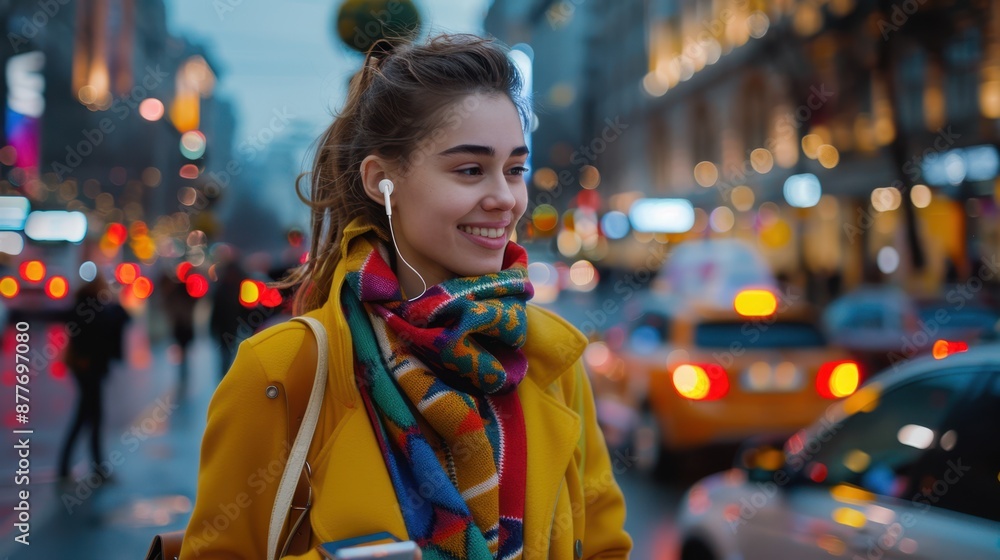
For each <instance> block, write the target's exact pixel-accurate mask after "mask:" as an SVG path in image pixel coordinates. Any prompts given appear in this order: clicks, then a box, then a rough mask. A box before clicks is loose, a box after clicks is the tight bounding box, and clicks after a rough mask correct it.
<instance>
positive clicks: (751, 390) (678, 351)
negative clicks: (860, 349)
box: [586, 289, 862, 470]
mask: <svg viewBox="0 0 1000 560" xmlns="http://www.w3.org/2000/svg"><path fill="white" fill-rule="evenodd" d="M790 299H792V298H780V297H779V296H778V294H777V293H776V292H775V291H774V290H772V289H751V290H744V291H741V292H739V293H738V294H737V295H736V297H735V299H734V301H733V303H732V307H730V308H719V307H711V306H705V305H698V304H686V303H676V302H675V303H673V304H670V305H665V304H663V300H657V299H655V298H653V299H651V300H650V302H651V303H654V305H649V306H647V307H646V308H645V309H644V312H643V313H642V315H641V316H640V317H639V318H638V319H637V320H636V321H632V322H631V324H630V325H629V326H628V327H626V328H625V331H627V332H618V333H617V335H616V333H614V332H613V331H611V332H609V333H606V337H605V340H602V341H599V342H595V343H592V344H591V347H590V348H588V351H587V354H586V358H587V361H588V365H589V367H590V369H591V371H593V372H594V374H595V375H594V377H595V379H594V386H595V394H596V395H597V397H598V400H599V413H600V412H601V407H602V404H603V409H604V410H605V411H607V410H614V406H609V405H608V403H609V402H611V403H615V402H617V403H619V405H620V407H622V408H625V407H629V408H633V409H634V410H639V411H642V412H644V413H645V415H646V416H647V421H648V420H652V424H653V427H654V428H655V438H656V440H657V441H655V442H647V443H652V444H653V445H655V446H656V447H657V448H658V449H657V450H656V455H657V460H658V461H659V462H660V463H662V462H663V461H670V460H673V459H676V453H677V452H680V451H685V450H693V449H698V448H704V447H707V446H709V445H712V444H718V443H735V442H739V441H741V440H743V439H744V438H746V437H748V436H752V435H758V434H762V433H775V432H787V433H791V432H793V431H795V430H798V429H800V428H802V427H803V426H806V425H808V424H810V423H811V422H812V421H814V420H815V419H816V418H817V417H819V416H820V414H822V413H823V411H824V410H825V409H826V408H827V407H828V406H829V405H830V404H832V403H833V402H834V401H836V400H837V399H840V398H843V397H846V396H849V395H851V394H852V393H854V391H855V390H856V389H857V387H858V384H859V383H860V382H861V381H862V371H861V367H860V365H859V364H858V363H857V362H856V361H854V360H852V359H851V358H850V356H849V354H848V353H847V352H845V351H843V350H839V349H837V348H834V347H831V346H829V345H828V344H827V341H826V339H825V337H824V335H823V333H822V331H821V330H820V329H819V327H818V321H817V318H816V314H815V313H814V312H813V311H812V310H811V309H810V308H808V307H806V306H804V305H799V304H795V303H793V302H791V301H790ZM655 302H660V304H659V305H656V304H655ZM639 423H640V425H641V424H642V422H641V421H640V422H639ZM606 424H610V425H609V428H610V429H611V430H612V432H614V430H615V428H616V426H614V425H613V424H614V423H613V422H607V423H606ZM621 435H622V434H621V432H620V431H619V433H617V434H615V433H612V434H611V437H609V441H610V442H612V445H613V444H614V442H615V440H616V436H617V437H618V439H619V440H620V439H621ZM630 443H631V444H633V445H639V446H640V447H641V446H642V442H641V441H640V442H636V441H632V442H630ZM639 451H640V452H641V449H640V450H639ZM658 470H659V469H658Z"/></svg>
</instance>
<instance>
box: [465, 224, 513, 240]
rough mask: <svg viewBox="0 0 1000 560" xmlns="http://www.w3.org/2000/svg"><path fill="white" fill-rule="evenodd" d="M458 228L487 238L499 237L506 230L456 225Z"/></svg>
mask: <svg viewBox="0 0 1000 560" xmlns="http://www.w3.org/2000/svg"><path fill="white" fill-rule="evenodd" d="M458 229H460V230H462V231H464V232H465V233H468V234H471V235H478V236H481V237H485V238H487V239H500V238H501V237H504V235H505V234H506V233H507V231H506V230H505V229H504V228H478V227H469V226H458Z"/></svg>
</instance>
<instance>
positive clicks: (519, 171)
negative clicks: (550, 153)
mask: <svg viewBox="0 0 1000 560" xmlns="http://www.w3.org/2000/svg"><path fill="white" fill-rule="evenodd" d="M527 172H528V168H527V167H524V166H518V167H514V168H511V170H510V171H509V173H510V174H511V175H518V176H520V175H524V174H525V173H527Z"/></svg>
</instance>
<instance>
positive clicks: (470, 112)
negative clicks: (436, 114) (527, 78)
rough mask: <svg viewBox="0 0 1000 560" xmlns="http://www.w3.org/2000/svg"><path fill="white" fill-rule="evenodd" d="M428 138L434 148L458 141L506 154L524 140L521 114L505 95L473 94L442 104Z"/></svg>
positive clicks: (448, 145) (446, 146)
mask: <svg viewBox="0 0 1000 560" xmlns="http://www.w3.org/2000/svg"><path fill="white" fill-rule="evenodd" d="M429 140H430V141H431V142H432V143H433V144H434V147H435V148H437V149H436V152H437V151H441V150H443V149H447V148H449V147H452V146H455V145H459V144H474V145H479V146H490V147H493V148H495V149H496V150H497V156H499V157H507V155H508V154H510V152H511V150H512V149H514V148H516V147H518V146H521V145H523V144H524V130H523V129H522V128H521V116H520V113H519V112H518V110H517V108H516V107H515V106H514V103H513V102H512V101H511V100H510V99H509V98H508V97H507V96H505V95H483V94H473V95H469V96H466V97H464V98H462V99H461V100H459V101H457V102H455V103H453V104H451V105H450V106H448V107H446V108H445V109H444V111H443V112H442V115H441V119H440V120H439V123H438V126H437V130H435V131H434V132H433V133H432V134H431V136H430V138H429Z"/></svg>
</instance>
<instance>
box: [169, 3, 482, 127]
mask: <svg viewBox="0 0 1000 560" xmlns="http://www.w3.org/2000/svg"><path fill="white" fill-rule="evenodd" d="M166 2H167V17H168V20H169V29H170V30H171V32H172V33H174V34H175V35H184V36H187V37H189V38H191V39H192V40H194V41H196V42H198V43H201V44H203V45H205V46H206V47H207V48H208V50H209V52H210V53H211V55H212V57H213V61H214V62H215V63H216V64H217V65H218V66H220V67H221V68H220V74H221V77H220V81H219V84H218V85H219V87H218V90H217V92H218V94H219V95H223V96H225V97H226V98H228V99H230V100H232V101H233V102H234V103H235V105H236V110H237V118H238V120H239V124H238V128H237V133H236V137H235V139H234V142H235V143H236V144H237V145H238V144H239V143H240V141H241V140H242V139H243V138H245V137H246V136H247V135H248V134H253V133H256V132H258V131H260V130H261V129H263V128H264V127H266V126H267V125H268V123H269V122H270V121H271V118H272V117H273V111H275V110H277V111H285V112H286V113H290V114H291V115H293V116H294V117H298V118H302V119H305V120H307V121H309V122H310V123H314V125H313V128H314V131H315V132H314V135H318V134H319V133H320V132H322V130H323V129H324V128H325V127H326V126H327V125H328V124H329V123H330V120H331V113H332V111H333V110H334V109H335V108H337V107H338V106H339V104H340V103H341V102H342V100H343V95H344V94H345V90H346V87H345V86H346V82H347V79H348V77H349V76H350V75H351V74H352V73H353V72H354V71H355V70H356V69H357V67H358V65H359V64H360V62H361V58H360V55H359V54H354V53H352V52H349V51H347V49H346V47H343V46H342V44H340V42H339V40H335V39H334V37H333V34H332V29H333V18H334V16H335V14H336V12H337V10H338V9H339V7H340V5H341V4H342V3H343V0H281V1H280V2H271V1H267V0H212V1H206V0H166ZM415 3H416V4H417V7H418V8H419V9H420V12H421V15H422V17H423V21H424V22H425V25H428V27H427V28H428V29H432V30H438V31H459V32H470V33H481V32H482V22H483V18H484V17H485V14H486V10H487V8H488V7H489V5H490V4H491V3H492V0H415ZM230 6H231V10H230V9H228V7H230ZM222 7H226V8H227V9H225V10H223V9H221V8H222Z"/></svg>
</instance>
